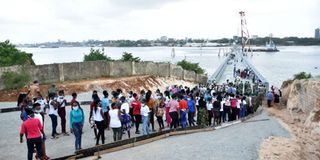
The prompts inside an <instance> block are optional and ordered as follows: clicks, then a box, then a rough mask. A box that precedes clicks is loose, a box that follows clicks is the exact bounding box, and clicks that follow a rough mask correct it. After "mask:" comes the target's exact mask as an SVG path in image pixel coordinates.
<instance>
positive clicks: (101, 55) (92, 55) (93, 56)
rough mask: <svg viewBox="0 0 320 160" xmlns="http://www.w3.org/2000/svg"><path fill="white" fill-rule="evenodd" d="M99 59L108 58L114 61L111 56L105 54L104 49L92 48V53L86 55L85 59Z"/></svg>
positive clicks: (107, 59)
mask: <svg viewBox="0 0 320 160" xmlns="http://www.w3.org/2000/svg"><path fill="white" fill-rule="evenodd" d="M98 60H106V61H113V60H112V59H111V58H110V57H108V56H107V55H105V53H104V49H103V48H102V49H101V51H100V49H93V48H91V49H90V53H89V54H88V55H84V61H85V62H86V61H98Z"/></svg>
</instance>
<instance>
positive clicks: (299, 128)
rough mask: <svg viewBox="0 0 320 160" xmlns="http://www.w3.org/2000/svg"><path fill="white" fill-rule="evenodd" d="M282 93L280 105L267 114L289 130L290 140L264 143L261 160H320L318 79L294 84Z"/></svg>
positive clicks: (280, 139) (277, 139) (286, 87)
mask: <svg viewBox="0 0 320 160" xmlns="http://www.w3.org/2000/svg"><path fill="white" fill-rule="evenodd" d="M282 91H283V97H282V99H281V103H280V104H276V105H274V106H273V107H272V108H266V110H267V111H268V112H269V113H270V114H271V115H273V116H274V117H276V118H277V119H278V120H279V121H280V122H281V123H282V124H283V126H284V127H285V128H286V129H287V130H289V132H290V133H291V138H284V137H269V138H268V139H266V140H265V141H264V142H263V144H262V145H261V150H260V159H287V160H301V159H302V160H304V159H305V160H319V159H320V79H310V80H295V81H293V82H292V83H290V84H288V85H285V86H282ZM271 129H272V128H271Z"/></svg>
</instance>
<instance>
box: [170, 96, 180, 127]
mask: <svg viewBox="0 0 320 160" xmlns="http://www.w3.org/2000/svg"><path fill="white" fill-rule="evenodd" d="M176 98H177V96H176V95H175V94H173V95H172V99H171V100H170V102H169V104H168V106H169V107H170V108H169V114H170V117H171V119H172V121H171V124H170V129H172V127H174V128H177V126H178V124H179V112H178V110H179V102H178V101H177V100H176Z"/></svg>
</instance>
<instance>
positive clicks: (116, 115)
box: [109, 103, 122, 141]
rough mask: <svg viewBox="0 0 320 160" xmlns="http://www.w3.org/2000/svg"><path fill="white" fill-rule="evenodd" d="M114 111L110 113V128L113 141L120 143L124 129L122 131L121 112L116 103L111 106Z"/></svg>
mask: <svg viewBox="0 0 320 160" xmlns="http://www.w3.org/2000/svg"><path fill="white" fill-rule="evenodd" d="M111 108H112V110H110V111H109V117H110V128H112V131H113V140H114V141H120V140H121V139H122V129H121V121H120V117H121V114H120V110H119V107H118V106H117V105H116V103H112V104H111Z"/></svg>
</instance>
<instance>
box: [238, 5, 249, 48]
mask: <svg viewBox="0 0 320 160" xmlns="http://www.w3.org/2000/svg"><path fill="white" fill-rule="evenodd" d="M239 14H240V18H241V47H242V52H244V48H245V46H246V44H248V45H249V50H250V35H249V30H248V27H247V20H246V17H245V12H244V11H240V12H239Z"/></svg>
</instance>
